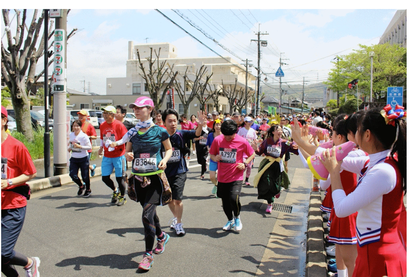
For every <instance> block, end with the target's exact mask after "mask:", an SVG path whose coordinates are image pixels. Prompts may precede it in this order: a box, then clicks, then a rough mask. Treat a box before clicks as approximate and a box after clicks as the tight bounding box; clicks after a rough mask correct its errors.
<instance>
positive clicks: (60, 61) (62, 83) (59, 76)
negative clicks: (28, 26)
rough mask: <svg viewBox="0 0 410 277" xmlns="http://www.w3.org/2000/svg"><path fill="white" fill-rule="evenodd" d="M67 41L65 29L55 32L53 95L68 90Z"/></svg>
mask: <svg viewBox="0 0 410 277" xmlns="http://www.w3.org/2000/svg"><path fill="white" fill-rule="evenodd" d="M65 41H66V34H65V30H64V29H55V31H54V72H53V85H52V86H51V90H52V92H53V93H58V92H65V90H66V70H65V66H64V65H65V53H66V51H65V45H66V44H65Z"/></svg>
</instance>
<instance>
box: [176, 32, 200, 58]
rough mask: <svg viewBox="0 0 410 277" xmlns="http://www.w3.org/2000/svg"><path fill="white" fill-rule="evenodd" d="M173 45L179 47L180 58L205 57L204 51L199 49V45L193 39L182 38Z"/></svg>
mask: <svg viewBox="0 0 410 277" xmlns="http://www.w3.org/2000/svg"><path fill="white" fill-rule="evenodd" d="M170 43H171V44H173V45H175V46H176V47H177V49H178V50H177V51H178V52H177V55H178V57H184V58H187V57H200V56H203V53H202V50H201V49H199V48H198V46H199V43H198V42H197V41H196V40H194V39H193V38H191V37H181V38H179V39H177V40H175V41H173V42H170Z"/></svg>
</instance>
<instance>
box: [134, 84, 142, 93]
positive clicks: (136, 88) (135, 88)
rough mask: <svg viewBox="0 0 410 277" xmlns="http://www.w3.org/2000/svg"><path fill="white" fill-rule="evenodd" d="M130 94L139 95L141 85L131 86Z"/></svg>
mask: <svg viewBox="0 0 410 277" xmlns="http://www.w3.org/2000/svg"><path fill="white" fill-rule="evenodd" d="M132 94H141V84H137V83H134V84H132Z"/></svg>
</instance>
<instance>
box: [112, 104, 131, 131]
mask: <svg viewBox="0 0 410 277" xmlns="http://www.w3.org/2000/svg"><path fill="white" fill-rule="evenodd" d="M115 108H116V110H117V112H116V114H115V119H116V120H118V121H119V122H121V123H122V124H124V126H125V128H127V130H130V129H131V128H132V127H134V124H132V123H131V122H129V121H128V120H125V116H126V115H127V109H125V108H124V107H123V106H121V105H117V106H116V107H115Z"/></svg>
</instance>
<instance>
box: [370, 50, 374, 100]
mask: <svg viewBox="0 0 410 277" xmlns="http://www.w3.org/2000/svg"><path fill="white" fill-rule="evenodd" d="M373 55H374V52H370V103H372V101H373Z"/></svg>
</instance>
